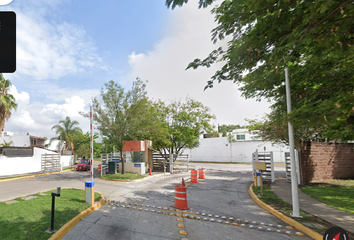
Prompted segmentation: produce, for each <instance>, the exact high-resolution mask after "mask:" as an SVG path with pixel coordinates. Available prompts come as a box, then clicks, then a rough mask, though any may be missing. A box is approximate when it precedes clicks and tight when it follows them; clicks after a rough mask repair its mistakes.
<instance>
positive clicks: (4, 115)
mask: <svg viewBox="0 0 354 240" xmlns="http://www.w3.org/2000/svg"><path fill="white" fill-rule="evenodd" d="M10 87H11V82H10V80H8V79H5V78H4V76H3V75H2V73H0V129H1V130H3V129H4V127H5V121H7V120H9V118H10V117H11V111H12V110H16V109H17V103H16V100H15V97H14V96H13V95H12V94H9V89H10ZM1 134H2V131H0V136H1Z"/></svg>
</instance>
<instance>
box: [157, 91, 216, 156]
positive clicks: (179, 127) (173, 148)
mask: <svg viewBox="0 0 354 240" xmlns="http://www.w3.org/2000/svg"><path fill="white" fill-rule="evenodd" d="M155 107H156V108H157V110H158V112H160V113H161V115H160V117H161V122H163V123H164V125H165V129H166V130H167V131H165V134H164V135H163V138H160V139H159V140H158V141H154V140H153V146H154V148H155V149H157V150H159V151H160V153H161V154H168V153H173V154H176V156H177V155H178V154H181V153H182V152H183V149H184V148H190V149H193V148H196V147H198V146H199V136H200V134H202V133H204V132H210V131H212V126H211V124H210V121H211V120H213V119H215V117H214V116H213V115H212V114H211V113H210V109H209V108H208V107H206V106H204V105H203V104H202V103H201V102H198V101H196V100H194V99H191V98H187V99H186V101H185V102H182V101H181V100H178V101H176V100H175V101H172V102H171V103H169V104H165V103H164V102H161V101H159V102H157V103H156V105H155Z"/></svg>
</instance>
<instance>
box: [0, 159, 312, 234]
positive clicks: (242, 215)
mask: <svg viewBox="0 0 354 240" xmlns="http://www.w3.org/2000/svg"><path fill="white" fill-rule="evenodd" d="M220 165H221V166H219V164H217V165H215V166H213V167H211V165H209V164H208V166H205V165H204V167H210V168H214V169H219V170H230V169H232V170H238V171H248V170H250V169H249V168H250V166H248V170H247V166H242V165H239V164H235V165H230V164H225V165H224V164H220ZM181 177H186V178H188V177H190V176H189V174H177V175H173V176H171V175H169V176H167V177H163V176H160V177H156V178H155V177H154V178H149V179H147V180H145V181H141V182H131V183H117V182H110V181H109V182H108V181H103V180H100V179H95V190H96V191H98V192H101V193H103V194H104V195H105V197H106V198H107V199H110V200H111V201H110V202H108V204H107V205H104V206H102V207H101V208H100V209H99V210H97V211H95V212H93V213H91V214H90V215H89V216H87V217H86V218H84V219H83V220H81V221H80V222H79V223H78V224H77V225H76V226H75V227H74V228H73V229H71V230H70V231H69V232H68V233H67V234H66V235H65V236H64V238H63V239H66V240H68V239H75V240H77V239H80V240H84V239H85V240H86V239H139V240H140V239H182V238H187V239H190V240H191V239H195V240H198V239H203V240H205V239H310V238H307V237H299V236H296V235H289V234H284V233H285V231H288V230H287V229H284V228H283V227H284V226H285V225H286V224H285V223H284V222H282V221H280V220H279V219H277V218H275V217H274V216H273V215H271V214H269V213H268V212H267V211H265V210H264V209H263V208H261V207H259V206H258V205H257V204H256V203H254V202H253V200H252V199H251V198H250V196H249V194H248V192H247V189H248V186H249V184H250V183H251V181H252V176H250V175H247V174H238V173H234V172H231V173H230V172H225V171H224V172H219V171H207V172H206V179H205V180H199V183H198V184H192V185H190V186H189V187H188V188H187V199H188V207H189V212H190V213H184V214H187V215H185V216H183V214H182V213H177V212H175V211H172V210H174V188H175V186H176V185H177V184H180V182H181V181H180V178H181ZM88 180H90V178H89V173H87V172H76V171H72V172H63V173H60V174H53V175H48V176H41V177H36V178H28V179H22V180H15V181H8V182H0V189H1V193H2V194H1V195H0V201H5V200H9V199H13V198H15V197H19V196H26V195H30V194H34V193H38V192H43V191H48V190H52V189H55V188H56V187H58V186H61V187H62V188H70V187H72V188H84V182H85V181H88ZM113 200H114V201H120V203H118V202H117V203H114V202H113ZM123 205H124V206H123ZM133 208H135V209H133ZM159 211H160V212H159ZM197 212H198V213H199V215H197V214H196V213H197ZM176 214H182V216H181V217H177V216H176ZM203 214H204V215H203ZM208 215H210V216H208ZM215 215H217V216H215ZM191 217H192V218H194V219H192V218H191ZM198 217H199V218H201V220H196V218H198ZM230 217H231V218H233V219H231V220H230ZM237 219H239V220H237ZM235 220H236V221H235ZM218 221H222V223H219V222H218ZM225 221H228V222H229V223H226V222H225ZM230 223H238V224H246V226H247V227H240V226H234V225H230ZM178 224H183V227H182V225H180V226H178ZM269 224H273V226H269ZM250 225H252V226H251V228H253V229H251V228H250ZM277 225H282V227H277ZM259 227H261V228H262V230H259V229H258V228H259ZM267 229H271V231H270V232H268V231H266V230H267ZM277 230H280V231H282V233H277V232H276V231H277ZM180 231H184V232H185V233H186V234H187V235H183V234H181V233H184V232H181V233H180ZM290 231H291V232H292V233H294V232H296V230H290Z"/></svg>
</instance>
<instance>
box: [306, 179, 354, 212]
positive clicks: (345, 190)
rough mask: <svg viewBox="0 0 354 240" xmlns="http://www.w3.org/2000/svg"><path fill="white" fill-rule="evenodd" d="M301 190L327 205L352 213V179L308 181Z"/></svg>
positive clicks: (353, 187)
mask: <svg viewBox="0 0 354 240" xmlns="http://www.w3.org/2000/svg"><path fill="white" fill-rule="evenodd" d="M301 191H303V192H304V193H306V194H307V195H309V196H311V197H313V198H315V199H317V200H318V201H320V202H323V203H325V204H327V205H329V206H332V207H334V208H337V209H339V210H342V211H346V212H348V213H351V214H354V201H353V199H354V180H327V181H326V182H323V183H310V184H308V185H306V186H302V187H301Z"/></svg>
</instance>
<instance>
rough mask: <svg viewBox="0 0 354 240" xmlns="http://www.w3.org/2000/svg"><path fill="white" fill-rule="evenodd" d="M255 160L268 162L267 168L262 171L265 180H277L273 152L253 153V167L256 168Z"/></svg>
mask: <svg viewBox="0 0 354 240" xmlns="http://www.w3.org/2000/svg"><path fill="white" fill-rule="evenodd" d="M254 161H263V162H265V163H266V167H267V169H266V170H265V171H262V178H263V180H268V181H271V182H274V181H275V174H274V160H273V152H258V150H256V152H254V153H252V169H253V170H254Z"/></svg>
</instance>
